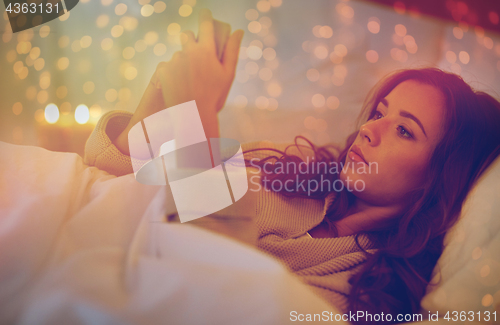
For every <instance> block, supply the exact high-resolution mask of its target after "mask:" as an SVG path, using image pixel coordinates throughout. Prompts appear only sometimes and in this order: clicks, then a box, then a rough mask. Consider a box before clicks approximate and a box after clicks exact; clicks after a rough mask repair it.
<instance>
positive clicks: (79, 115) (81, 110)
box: [75, 104, 90, 124]
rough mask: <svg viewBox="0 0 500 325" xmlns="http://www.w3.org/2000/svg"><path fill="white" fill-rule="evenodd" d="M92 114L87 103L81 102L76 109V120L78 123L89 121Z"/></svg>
mask: <svg viewBox="0 0 500 325" xmlns="http://www.w3.org/2000/svg"><path fill="white" fill-rule="evenodd" d="M89 118H90V114H89V108H88V107H87V105H83V104H80V105H78V106H77V107H76V109H75V121H76V122H77V123H78V124H85V123H87V122H88V121H89Z"/></svg>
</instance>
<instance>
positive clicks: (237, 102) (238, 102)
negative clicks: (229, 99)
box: [234, 95, 248, 108]
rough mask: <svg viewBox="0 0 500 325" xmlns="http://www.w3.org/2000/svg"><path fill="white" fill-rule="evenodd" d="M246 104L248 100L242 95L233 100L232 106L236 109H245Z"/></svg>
mask: <svg viewBox="0 0 500 325" xmlns="http://www.w3.org/2000/svg"><path fill="white" fill-rule="evenodd" d="M247 104H248V99H247V98H246V97H245V96H244V95H238V96H236V97H235V98H234V106H236V107H237V108H245V107H246V106H247Z"/></svg>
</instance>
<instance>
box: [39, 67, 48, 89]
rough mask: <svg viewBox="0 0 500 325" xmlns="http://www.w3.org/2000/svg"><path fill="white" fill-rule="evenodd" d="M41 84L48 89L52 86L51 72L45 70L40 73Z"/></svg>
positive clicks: (41, 86) (42, 87)
mask: <svg viewBox="0 0 500 325" xmlns="http://www.w3.org/2000/svg"><path fill="white" fill-rule="evenodd" d="M39 85H40V88H41V89H47V88H49V86H50V72H48V71H45V72H43V73H42V74H41V75H40V80H39Z"/></svg>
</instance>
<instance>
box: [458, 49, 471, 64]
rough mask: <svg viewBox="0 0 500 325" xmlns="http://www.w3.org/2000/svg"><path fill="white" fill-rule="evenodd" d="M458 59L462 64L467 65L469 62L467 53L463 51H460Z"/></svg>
mask: <svg viewBox="0 0 500 325" xmlns="http://www.w3.org/2000/svg"><path fill="white" fill-rule="evenodd" d="M458 58H459V59H460V62H462V63H463V64H467V63H469V61H470V56H469V53H467V52H465V51H460V53H458Z"/></svg>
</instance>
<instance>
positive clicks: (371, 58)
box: [366, 50, 378, 63]
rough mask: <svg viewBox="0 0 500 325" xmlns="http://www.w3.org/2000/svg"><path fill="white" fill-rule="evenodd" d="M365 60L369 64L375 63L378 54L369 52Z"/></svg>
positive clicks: (372, 51) (373, 51)
mask: <svg viewBox="0 0 500 325" xmlns="http://www.w3.org/2000/svg"><path fill="white" fill-rule="evenodd" d="M366 60H367V61H368V62H370V63H375V62H377V61H378V53H377V51H375V50H369V51H367V52H366Z"/></svg>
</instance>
